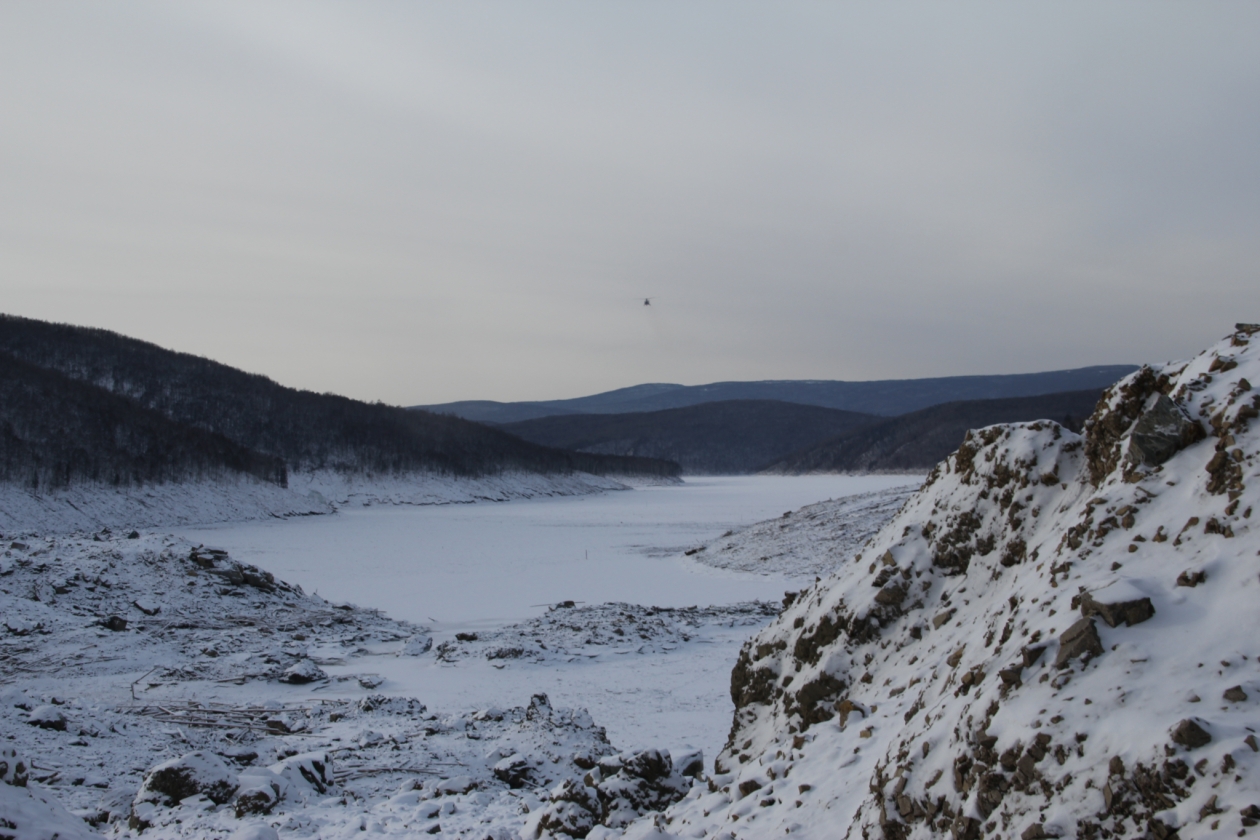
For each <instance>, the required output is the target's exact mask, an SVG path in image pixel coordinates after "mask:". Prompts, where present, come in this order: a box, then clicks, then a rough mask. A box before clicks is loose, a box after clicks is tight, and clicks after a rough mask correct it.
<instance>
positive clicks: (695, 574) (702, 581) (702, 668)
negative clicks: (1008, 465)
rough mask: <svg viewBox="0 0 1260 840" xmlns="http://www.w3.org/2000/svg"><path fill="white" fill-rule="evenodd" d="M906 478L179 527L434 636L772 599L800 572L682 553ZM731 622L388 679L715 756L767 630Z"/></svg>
mask: <svg viewBox="0 0 1260 840" xmlns="http://www.w3.org/2000/svg"><path fill="white" fill-rule="evenodd" d="M911 483H915V479H914V477H908V476H836V475H819V476H801V477H780V476H741V477H705V478H694V479H688V480H687V481H686V483H685V484H683V485H681V486H663V487H641V488H638V489H636V490H633V491H628V492H610V493H603V494H599V495H591V496H580V497H568V498H549V499H526V500H516V501H512V502H510V503H506V504H487V503H479V504H468V505H442V506H427V507H416V506H412V505H389V506H385V505H373V506H371V507H364V508H358V509H355V508H352V507H346V508H342V509H341V511H340V512H339V513H338V514H336V515H335V516H320V517H307V518H301V519H290V520H287V521H279V522H277V521H271V522H268V521H262V522H247V523H235V524H226V525H219V526H211V527H200V528H184V529H180V530H178V531H177V533H178V534H179V535H180V536H183V537H185V538H187V539H189V540H192V541H193V542H197V543H204V544H206V545H208V546H215V547H219V548H224V549H227V550H228V551H229V552H231V555H232V556H233V557H235V558H237V559H238V560H240V561H242V562H246V563H252V564H254V565H257V566H259V567H261V568H263V569H266V570H268V571H270V572H272V573H274V574H275V575H276V576H277V577H278V578H281V579H284V580H287V581H290V582H292V583H296V584H300V585H301V586H303V587H304V588H305V589H306V590H307V591H308V592H310V591H318V592H319V594H320V595H322V596H324V597H325V598H328V599H330V600H332V601H335V602H340V601H350V602H354V603H357V604H359V605H360V606H365V607H373V608H378V609H382V610H384V611H385V612H386V613H388V614H389V615H390V616H392V617H394V618H397V619H403V620H406V621H412V622H415V623H417V624H422V625H426V626H428V627H430V628H431V630H432V632H433V636H434V640H435V642H437V643H439V644H440V643H441V642H443V641H448V640H452V639H453V638H454V636H455V634H456V633H457V632H461V633H468V632H479V633H483V634H484V633H487V632H490V631H493V630H495V629H497V628H502V627H504V626H505V625H509V624H513V623H516V622H521V621H526V620H528V619H531V618H534V617H538V616H540V615H542V614H544V613H546V612H547V610H546V607H545V606H540V605H545V604H552V603H557V602H560V601H567V600H572V601H575V602H585V603H586V604H587V605H596V604H602V603H605V602H627V603H630V604H640V605H644V606H660V607H684V606H691V605H698V606H709V605H726V604H735V603H739V602H746V601H753V600H773V601H778V600H780V599H781V598H782V597H783V593H784V591H785V590H786V589H796V588H799V587H800V585H801V584H800V582H799V579H794V578H792V577H789V576H787V575H786V574H783V573H782V572H780V571H777V570H776V571H775V572H773V573H770V574H749V573H746V572H738V571H729V570H724V569H717V568H713V567H710V566H706V565H703V564H701V563H697V562H695V561H694V560H693V559H691V558H688V557H684V556H683V552H684V551H685V550H687V549H689V548H693V547H695V546H698V545H701V544H705V543H709V542H712V541H714V540H716V539H718V538H720V537H721V536H722V535H723V534H724V533H725V532H727V531H732V530H734V531H738V530H739V529H742V528H745V527H747V526H749V525H751V524H753V523H756V522H759V521H762V520H766V519H770V518H773V517H780V516H782V514H783V513H784V512H787V511H792V510H797V509H799V508H801V507H803V506H805V505H809V504H812V503H815V502H819V501H822V500H825V499H835V498H841V497H845V496H852V495H855V494H865V493H871V492H874V491H880V490H885V489H888V488H892V487H899V486H905V485H907V484H911ZM810 575H811V577H810V580H811V581H812V571H811V572H810ZM579 605H580V604H579ZM733 624H734V626H723V625H721V624H712V623H710V624H706V625H705V627H704V628H703V629H702V630H701V631H700V632H699V633H698V634H697V636H696V637H695V638H694V640H693V642H692V643H689V644H683V645H679V646H678V647H677V648H676V649H672V650H662V651H661V652H659V653H656V652H652V653H647V654H641V655H636V656H628V655H624V651H623V652H622V653H618V652H617V651H614V650H611V649H606V648H602V647H596V646H592V647H591V648H590V649H589V650H586V651H583V652H578V653H574V654H573V655H572V656H571V657H569V659H568V660H549V661H545V662H541V663H525V662H517V661H512V662H508V663H506V664H504V663H503V662H491V661H488V660H486V659H485V658H484V657H470V658H468V659H467V660H461V661H459V662H458V663H456V664H449V663H442V662H438V661H436V660H435V659H434V658H433V657H431V656H429V657H422V658H419V659H409V658H395V657H380V664H379V666H378V670H379V671H380V673H381V675H382V676H384V677H385V678H386V680H387V683H386V684H385V685H383V686H382V687H381V689H380V690H382V691H386V692H388V693H389V694H394V695H403V696H414V697H418V698H420V699H422V700H423V701H424V702H425V703H427V704H429V705H430V706H431V707H441V708H466V707H484V706H485V705H487V704H498V705H501V706H512V705H520V704H521V703H522V702H525V701H527V700H528V698H529V696H530V695H531V694H532V693H534V692H539V691H541V692H546V693H547V694H548V695H549V696H550V697H551V699H552V701H553V703H556V704H557V705H561V706H571V707H575V708H587V709H589V710H590V712H591V714H592V715H593V716H594V718H595V720H596V721H597V722H598V723H599V724H600V725H602V726H605V727H607V729H608V734H609V737H610V738H611V739H612V741H613V743H615V744H618V745H619V746H622V747H625V748H629V747H632V746H635V745H653V746H667V747H675V746H678V747H681V746H683V745H684V744H690V745H693V746H696V747H701V748H703V749H704V751H705V755H706V758H708V759H710V760H711V758H712V756H713V755H715V754H716V750H717V749H718V748H719V747H720V746H721V745H722V743H723V741H724V740H725V737H726V731H727V729H728V728H729V726H730V714H731V710H732V706H731V701H730V698H729V696H728V693H727V684H728V682H729V673H730V669H731V666H732V664H733V663H734V661H735V658H736V655H737V654H738V651H739V646H740V644H741V643H742V642H743V641H744V640H745V639H746V638H748V636H749V635H750V634H751V633H752V632H754V631H755V629H756V625H753V626H749V625H748V624H746V623H743V622H739V621H735V622H733ZM496 666H498V667H496ZM328 670H329V672H330V673H332V672H333V671H335V670H336V669H335V668H329V669H328Z"/></svg>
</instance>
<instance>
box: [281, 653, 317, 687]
mask: <svg viewBox="0 0 1260 840" xmlns="http://www.w3.org/2000/svg"><path fill="white" fill-rule="evenodd" d="M326 679H328V675H327V674H325V673H324V672H323V670H321V669H320V667H319V666H318V665H316V664H315V663H314V662H312V661H311V660H309V659H302V660H300V661H298V662H296V663H294V664H293V665H290V666H289V667H288V668H285V669H284V674H283V676H281V677H280V681H281V682H286V683H289V684H290V685H304V684H306V683H313V682H317V681H318V680H326Z"/></svg>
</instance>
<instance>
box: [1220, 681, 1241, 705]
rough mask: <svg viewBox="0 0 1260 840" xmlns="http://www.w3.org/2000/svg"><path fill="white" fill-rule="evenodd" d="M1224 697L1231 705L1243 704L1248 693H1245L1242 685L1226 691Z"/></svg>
mask: <svg viewBox="0 0 1260 840" xmlns="http://www.w3.org/2000/svg"><path fill="white" fill-rule="evenodd" d="M1222 696H1224V698H1225V699H1226V700H1228V701H1229V702H1231V703H1242V702H1243V701H1245V700H1246V699H1247V692H1245V691H1243V687H1242V686H1241V685H1236V686H1234V687H1233V688H1227V689H1225V694H1224V695H1222Z"/></svg>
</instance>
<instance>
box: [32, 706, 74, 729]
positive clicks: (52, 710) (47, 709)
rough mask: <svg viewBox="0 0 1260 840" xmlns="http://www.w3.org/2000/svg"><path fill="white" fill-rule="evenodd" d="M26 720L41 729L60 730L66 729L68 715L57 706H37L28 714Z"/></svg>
mask: <svg viewBox="0 0 1260 840" xmlns="http://www.w3.org/2000/svg"><path fill="white" fill-rule="evenodd" d="M26 722H27V723H29V724H30V725H31V726H38V727H39V728H40V729H55V730H57V731H58V732H65V731H66V716H65V715H64V714H62V713H61V709H58V708H57V707H56V706H37V707H36V708H35V709H34V711H32V712H31V713H30V715H29V716H27V718H26Z"/></svg>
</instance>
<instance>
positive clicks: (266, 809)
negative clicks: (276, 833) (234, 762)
mask: <svg viewBox="0 0 1260 840" xmlns="http://www.w3.org/2000/svg"><path fill="white" fill-rule="evenodd" d="M240 781H241V786H240V788H239V789H238V790H237V792H236V802H235V803H234V805H235V808H236V817H237V819H240V818H242V817H247V816H250V815H251V814H255V815H262V814H269V813H271V809H272V808H274V807H276V803H277V802H279V801H280V796H281V792H282V790H283V783H282V780H281V779H280V777H279V776H277V775H276V774H275V773H272V772H271V771H270V770H267V769H265V768H262V767H256V768H252V769H250V770H247V771H245V772H244V773H242V774H241V777H240Z"/></svg>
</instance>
